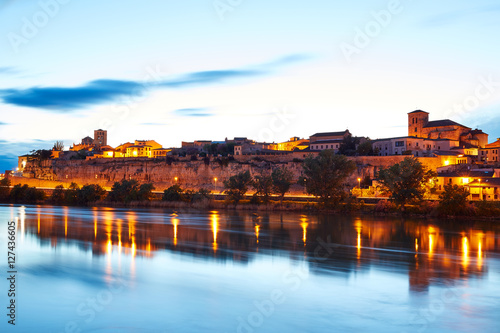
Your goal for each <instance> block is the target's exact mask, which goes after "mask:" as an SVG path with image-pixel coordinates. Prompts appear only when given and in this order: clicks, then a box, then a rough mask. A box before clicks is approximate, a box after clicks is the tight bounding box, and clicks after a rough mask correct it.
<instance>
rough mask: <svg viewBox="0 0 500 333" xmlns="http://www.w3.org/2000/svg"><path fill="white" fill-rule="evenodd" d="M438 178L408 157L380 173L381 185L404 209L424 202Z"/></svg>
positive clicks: (415, 160)
mask: <svg viewBox="0 0 500 333" xmlns="http://www.w3.org/2000/svg"><path fill="white" fill-rule="evenodd" d="M436 176H437V175H436V173H435V172H434V171H432V170H429V169H427V168H426V167H425V166H424V165H423V164H422V163H420V161H419V160H418V159H416V158H415V157H406V158H405V159H404V160H403V161H401V162H400V163H397V164H394V165H393V166H391V167H389V168H387V169H385V168H384V169H381V170H380V171H379V173H378V178H379V181H380V183H381V184H382V185H383V187H384V188H385V189H387V190H388V191H389V192H390V193H391V197H392V199H394V201H395V202H396V204H398V205H401V206H402V207H403V208H404V206H405V204H408V203H410V202H420V201H422V200H423V198H424V194H425V193H426V192H427V191H428V190H429V184H434V182H433V180H434V179H435V178H436Z"/></svg>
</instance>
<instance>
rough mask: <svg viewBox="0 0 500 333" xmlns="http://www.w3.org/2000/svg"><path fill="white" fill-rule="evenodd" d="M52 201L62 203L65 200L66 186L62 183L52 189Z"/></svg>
mask: <svg viewBox="0 0 500 333" xmlns="http://www.w3.org/2000/svg"><path fill="white" fill-rule="evenodd" d="M50 202H52V203H54V204H62V203H63V202H64V187H63V186H62V185H57V186H56V188H55V189H54V191H52V195H51V196H50Z"/></svg>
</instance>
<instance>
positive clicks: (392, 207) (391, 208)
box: [375, 200, 396, 213]
mask: <svg viewBox="0 0 500 333" xmlns="http://www.w3.org/2000/svg"><path fill="white" fill-rule="evenodd" d="M375 211H376V212H379V213H391V212H395V211H396V204H395V203H394V202H392V201H388V200H379V202H377V204H376V205H375Z"/></svg>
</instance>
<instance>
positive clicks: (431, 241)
mask: <svg viewBox="0 0 500 333" xmlns="http://www.w3.org/2000/svg"><path fill="white" fill-rule="evenodd" d="M427 231H428V232H429V258H430V257H432V254H433V253H434V246H435V239H436V235H435V234H436V229H434V227H429V228H427Z"/></svg>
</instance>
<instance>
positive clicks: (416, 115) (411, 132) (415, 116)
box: [408, 110, 429, 138]
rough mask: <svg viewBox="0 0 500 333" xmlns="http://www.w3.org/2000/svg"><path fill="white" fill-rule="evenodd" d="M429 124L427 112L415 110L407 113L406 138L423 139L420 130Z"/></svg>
mask: <svg viewBox="0 0 500 333" xmlns="http://www.w3.org/2000/svg"><path fill="white" fill-rule="evenodd" d="M428 122H429V112H425V111H422V110H415V111H412V112H409V113H408V136H416V137H419V138H423V137H424V134H423V131H422V129H423V128H424V127H425V125H427V123H428Z"/></svg>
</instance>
